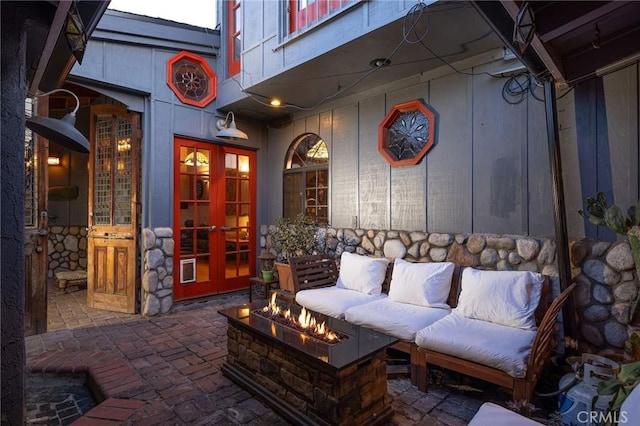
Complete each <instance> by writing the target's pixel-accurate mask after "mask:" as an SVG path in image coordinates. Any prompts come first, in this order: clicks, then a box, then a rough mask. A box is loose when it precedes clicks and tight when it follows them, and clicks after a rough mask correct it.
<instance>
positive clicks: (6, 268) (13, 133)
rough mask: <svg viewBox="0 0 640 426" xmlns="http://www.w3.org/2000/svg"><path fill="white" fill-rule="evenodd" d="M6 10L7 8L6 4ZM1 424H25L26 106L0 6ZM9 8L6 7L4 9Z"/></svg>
mask: <svg viewBox="0 0 640 426" xmlns="http://www.w3.org/2000/svg"><path fill="white" fill-rule="evenodd" d="M8 3H9V4H10V5H9V4H8ZM1 4H2V6H1V7H2V11H1V12H0V15H2V23H1V24H0V27H1V31H2V35H1V39H2V58H1V65H2V95H1V104H2V124H1V126H2V133H1V134H2V144H1V149H2V151H1V157H0V158H1V160H0V162H1V163H2V166H1V167H2V174H1V176H0V179H1V180H2V189H1V191H2V201H1V205H2V209H1V210H2V220H0V227H1V228H2V247H1V249H0V250H1V251H2V260H1V266H0V283H1V287H0V295H1V298H2V306H1V307H0V311H1V312H2V318H1V323H2V337H1V341H2V357H1V359H2V361H1V363H2V371H1V372H0V374H1V375H2V402H1V404H2V423H3V424H4V423H5V421H6V422H8V423H9V424H12V425H22V424H24V419H25V396H24V389H25V373H24V370H25V365H26V354H25V347H24V343H25V341H24V320H25V305H24V297H25V285H24V279H25V270H24V129H25V122H24V100H25V97H26V93H27V90H26V78H27V77H26V72H25V61H26V59H25V58H26V56H25V55H26V33H25V27H24V17H23V16H21V13H20V11H17V10H16V9H19V8H18V7H16V6H15V4H13V2H2V3H1ZM5 6H7V7H5Z"/></svg>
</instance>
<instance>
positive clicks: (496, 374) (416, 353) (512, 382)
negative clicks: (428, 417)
mask: <svg viewBox="0 0 640 426" xmlns="http://www.w3.org/2000/svg"><path fill="white" fill-rule="evenodd" d="M545 278H546V279H545V285H544V286H543V298H541V304H542V301H543V300H548V296H545V290H544V288H545V287H546V289H547V290H546V293H547V294H548V293H549V280H548V277H545ZM575 287H576V284H575V283H573V284H571V285H570V286H569V287H567V288H566V289H565V290H564V291H563V292H562V293H561V294H560V295H559V296H558V297H556V298H555V299H554V300H553V301H552V302H551V304H550V305H547V306H548V308H545V307H544V306H542V307H541V306H538V309H537V310H536V323H537V324H538V331H537V333H536V337H535V339H534V340H533V345H532V347H531V353H530V354H529V359H528V360H527V372H526V375H525V377H521V378H518V377H513V376H511V375H509V374H507V373H505V372H504V371H502V370H498V369H496V368H492V367H488V366H486V365H483V364H478V363H475V362H473V361H468V360H466V359H462V358H458V357H455V356H452V355H446V354H443V353H440V352H435V351H432V350H430V349H426V348H422V347H419V346H417V345H412V347H411V349H412V351H413V352H412V354H411V360H412V365H411V368H412V373H413V374H414V375H415V378H416V379H415V380H416V381H417V386H418V389H419V390H420V391H423V392H426V390H427V381H428V377H427V373H428V365H429V364H432V365H437V366H439V367H442V368H445V369H448V370H453V371H457V372H459V373H462V374H465V375H468V376H472V377H475V378H478V379H481V380H485V381H487V382H490V383H493V384H496V385H498V386H502V387H505V388H507V389H510V390H511V393H512V399H513V400H514V401H521V400H524V401H530V400H531V397H532V395H533V390H534V389H535V387H536V384H537V383H538V379H539V378H540V375H541V374H542V372H543V371H544V368H545V367H546V366H547V363H548V362H549V356H550V354H551V351H552V349H553V345H554V341H555V339H554V337H555V332H556V331H555V325H556V321H557V319H558V314H559V313H560V310H561V309H562V306H563V305H564V303H565V302H566V301H567V299H568V298H569V296H570V295H571V292H572V291H573V289H574V288H575ZM540 314H543V316H542V320H540V321H538V318H539V315H540ZM414 361H415V364H414Z"/></svg>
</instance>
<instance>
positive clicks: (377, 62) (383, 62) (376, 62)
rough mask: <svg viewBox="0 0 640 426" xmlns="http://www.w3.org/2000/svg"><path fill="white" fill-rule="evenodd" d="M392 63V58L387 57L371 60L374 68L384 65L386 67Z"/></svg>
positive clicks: (371, 65)
mask: <svg viewBox="0 0 640 426" xmlns="http://www.w3.org/2000/svg"><path fill="white" fill-rule="evenodd" d="M390 63H391V60H390V59H387V58H376V59H374V60H372V61H371V62H369V66H370V67H372V68H382V67H386V66H387V65H389V64H390Z"/></svg>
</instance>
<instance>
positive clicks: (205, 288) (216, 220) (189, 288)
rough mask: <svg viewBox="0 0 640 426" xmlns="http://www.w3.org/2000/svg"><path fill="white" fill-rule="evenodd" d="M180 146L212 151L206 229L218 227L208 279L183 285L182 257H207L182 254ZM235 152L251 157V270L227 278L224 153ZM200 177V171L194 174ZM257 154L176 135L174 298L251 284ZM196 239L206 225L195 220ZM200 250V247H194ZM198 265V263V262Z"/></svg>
mask: <svg viewBox="0 0 640 426" xmlns="http://www.w3.org/2000/svg"><path fill="white" fill-rule="evenodd" d="M180 147H191V148H195V149H201V150H209V152H210V156H209V158H210V160H209V186H208V191H209V197H208V198H209V203H210V204H209V206H210V207H209V221H208V224H207V225H208V226H207V228H209V229H210V228H211V226H215V230H210V231H209V238H208V247H209V251H208V258H209V274H208V276H209V280H208V281H197V282H194V283H189V284H182V283H181V280H180V273H181V271H180V269H181V265H180V263H181V262H180V261H181V259H191V258H194V257H196V258H197V257H199V256H198V255H203V256H206V254H205V253H196V254H195V256H194V255H185V256H184V257H182V255H181V249H180V244H181V236H182V233H181V228H182V227H183V225H184V224H183V223H182V219H181V194H180V176H181V170H180ZM226 153H235V154H240V155H246V156H248V157H249V192H250V194H249V196H250V210H249V223H248V226H247V228H248V233H249V242H248V247H249V252H248V273H246V274H243V275H238V276H235V277H230V278H227V277H226V262H225V260H226V254H225V253H226V238H225V232H224V231H222V230H221V227H222V226H224V224H225V208H226V200H225V185H226V179H225V154H226ZM194 177H195V178H196V179H197V174H196V175H194ZM256 188H257V186H256V153H255V151H253V150H247V149H243V148H235V147H230V146H225V145H216V144H212V143H209V142H201V141H196V140H191V139H185V138H181V137H176V138H175V140H174V185H173V224H174V225H173V231H174V233H173V234H174V237H173V238H174V247H175V248H174V268H173V269H174V272H173V277H174V299H175V300H184V299H191V298H197V297H203V296H209V295H213V294H219V293H224V292H229V291H236V290H240V289H245V288H248V287H249V278H250V277H252V276H254V275H255V269H256V235H257V234H256V231H257V227H256ZM193 225H194V228H196V230H195V235H194V233H193V231H191V232H192V234H191V235H192V238H194V239H195V238H196V236H197V232H203V231H206V229H205V228H203V227H200V229H198V223H194V224H193ZM195 251H196V252H197V248H196V250H195ZM196 263H197V262H196ZM196 268H197V264H196Z"/></svg>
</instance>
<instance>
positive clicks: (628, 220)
mask: <svg viewBox="0 0 640 426" xmlns="http://www.w3.org/2000/svg"><path fill="white" fill-rule="evenodd" d="M578 213H579V214H580V215H581V216H582V217H584V218H585V219H587V220H588V221H589V222H591V223H593V224H595V225H598V226H606V227H608V228H609V229H611V230H612V231H614V232H615V233H616V234H619V235H623V236H625V237H627V240H628V241H629V246H630V247H631V255H632V256H633V261H634V263H635V268H636V279H638V280H640V228H639V225H640V200H638V203H637V205H635V206H631V207H629V208H628V209H627V212H626V213H625V212H624V211H623V210H622V209H621V208H620V207H618V206H616V205H613V206H610V205H608V203H607V197H606V195H605V194H604V193H602V192H599V193H598V195H597V196H596V197H595V198H594V197H589V198H587V212H585V211H583V210H580V211H579V212H578ZM639 305H640V292H639V293H638V295H637V296H636V298H635V300H634V301H633V302H632V303H631V305H630V307H629V314H628V316H627V320H626V322H627V326H628V327H629V339H628V341H627V346H628V347H627V349H628V350H629V351H630V352H631V355H632V359H633V360H634V361H637V360H639V359H640V358H638V356H639V355H640V352H639V348H638V347H635V348H634V347H633V345H634V344H637V342H638V340H639V339H638V336H640V328H637V327H635V325H637V324H636V321H637V319H638V311H639ZM634 336H635V337H634ZM629 345H631V346H629Z"/></svg>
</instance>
